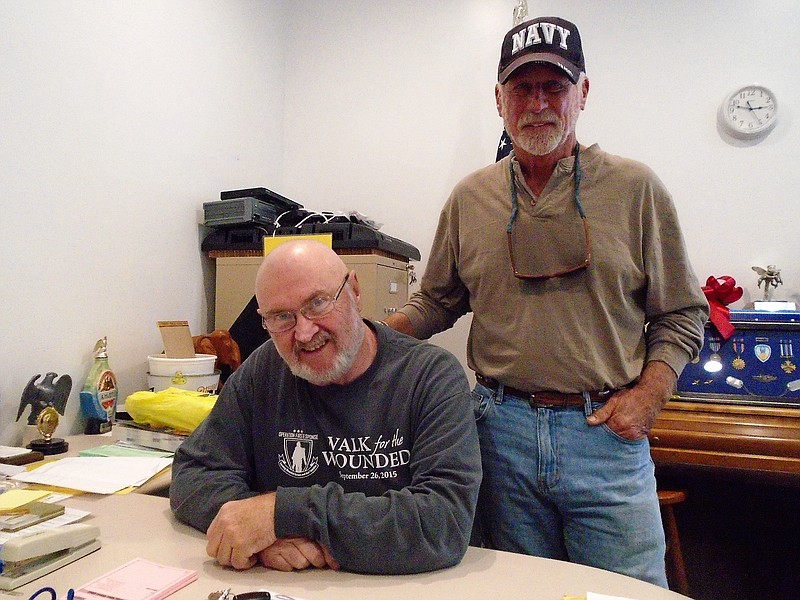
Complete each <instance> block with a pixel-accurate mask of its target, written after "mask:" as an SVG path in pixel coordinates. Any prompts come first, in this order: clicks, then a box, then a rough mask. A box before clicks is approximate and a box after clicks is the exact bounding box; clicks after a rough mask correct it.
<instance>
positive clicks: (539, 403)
mask: <svg viewBox="0 0 800 600" xmlns="http://www.w3.org/2000/svg"><path fill="white" fill-rule="evenodd" d="M528 404H530V405H531V408H555V407H562V408H563V407H564V406H565V404H564V401H563V400H562V401H561V402H556V401H555V400H537V399H536V394H530V395H529V396H528Z"/></svg>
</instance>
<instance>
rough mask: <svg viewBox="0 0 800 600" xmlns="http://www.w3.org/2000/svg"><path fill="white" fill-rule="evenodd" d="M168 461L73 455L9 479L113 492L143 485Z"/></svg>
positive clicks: (165, 465) (148, 458) (87, 490)
mask: <svg viewBox="0 0 800 600" xmlns="http://www.w3.org/2000/svg"><path fill="white" fill-rule="evenodd" d="M171 464H172V459H171V458H151V457H130V456H124V457H123V456H106V457H95V456H76V457H69V458H62V459H60V460H56V461H53V462H50V463H46V464H44V465H42V466H41V467H39V468H37V469H34V470H32V471H27V472H25V473H18V474H17V475H14V476H13V477H11V479H14V480H15V481H25V482H28V483H39V484H42V485H54V486H57V487H63V488H71V489H74V490H82V491H84V492H92V493H95V494H113V493H114V492H118V491H119V490H123V489H125V488H127V487H131V486H138V485H141V484H143V483H144V482H145V481H147V480H148V479H150V478H151V477H153V476H154V475H156V474H158V473H159V472H161V471H162V470H163V469H166V468H167V467H169V466H170V465H171Z"/></svg>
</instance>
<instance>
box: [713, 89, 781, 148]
mask: <svg viewBox="0 0 800 600" xmlns="http://www.w3.org/2000/svg"><path fill="white" fill-rule="evenodd" d="M777 117H778V100H777V99H776V98H775V94H773V93H772V91H770V90H769V89H768V88H766V87H764V86H763V85H756V84H752V85H746V86H743V87H740V88H738V89H736V90H734V91H733V92H731V93H730V94H728V95H727V96H726V97H725V99H724V100H723V101H722V104H721V105H720V107H719V120H720V123H721V124H722V126H723V128H724V129H725V131H726V132H728V133H729V134H730V135H733V136H736V137H738V138H744V139H758V138H762V137H764V136H766V135H767V134H768V133H769V132H770V131H771V130H772V128H773V127H775V123H776V122H777Z"/></svg>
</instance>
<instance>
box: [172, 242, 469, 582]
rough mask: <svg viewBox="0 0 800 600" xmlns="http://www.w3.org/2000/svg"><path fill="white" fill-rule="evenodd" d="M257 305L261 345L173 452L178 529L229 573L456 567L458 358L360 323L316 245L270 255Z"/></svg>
mask: <svg viewBox="0 0 800 600" xmlns="http://www.w3.org/2000/svg"><path fill="white" fill-rule="evenodd" d="M256 298H257V300H258V306H259V309H258V312H259V314H260V315H261V316H262V318H263V323H264V327H265V328H266V329H267V330H269V332H270V334H271V336H272V339H271V340H269V341H267V342H266V343H264V344H263V345H262V346H261V347H259V348H258V349H257V350H256V351H255V352H253V354H251V355H250V356H249V357H248V359H247V360H246V361H245V362H244V363H243V364H242V366H241V367H240V368H239V369H238V370H237V371H236V372H235V373H234V374H233V375H231V377H230V378H229V379H228V381H227V382H226V383H225V388H224V389H223V391H222V393H221V394H220V397H219V399H218V400H217V403H216V405H215V406H214V409H213V410H212V411H211V414H210V415H209V416H208V417H207V418H206V419H205V420H204V421H203V423H202V424H201V425H200V426H199V427H198V428H197V429H196V430H195V431H194V432H193V434H192V435H191V436H190V437H189V438H188V439H187V440H186V441H185V442H184V443H183V444H181V446H180V448H178V451H177V452H176V453H175V460H174V463H173V478H172V485H171V486H170V502H171V506H172V508H173V510H174V511H175V514H176V515H177V517H178V518H179V519H180V520H181V521H184V522H186V523H188V524H190V525H192V526H194V527H196V528H197V529H200V530H201V531H205V532H206V533H207V536H208V545H207V548H206V550H207V552H208V554H209V555H210V556H212V557H214V558H216V560H217V561H218V562H219V563H220V564H222V565H230V566H233V567H234V568H236V569H247V568H250V567H252V566H254V565H256V564H257V563H260V564H262V565H264V566H266V567H270V568H274V569H279V570H283V571H290V570H292V569H304V568H307V567H312V566H314V567H324V566H326V565H327V566H328V567H331V568H334V569H338V568H342V569H344V570H348V571H357V572H362V573H383V574H397V573H417V572H421V571H432V570H434V569H441V568H443V567H449V566H452V565H454V564H456V563H458V562H459V561H460V560H461V558H462V557H463V556H464V553H465V552H466V550H467V545H468V542H469V537H470V530H471V528H472V523H473V517H474V512H475V503H476V500H477V497H478V488H479V486H480V480H481V465H480V450H479V447H478V435H477V432H476V430H475V419H474V418H473V409H472V404H471V402H470V390H469V384H468V382H467V378H466V375H465V374H464V369H463V368H462V367H461V365H459V363H458V360H456V358H455V357H454V356H453V355H452V354H450V353H449V352H447V351H445V350H443V349H441V348H438V347H436V346H434V345H431V344H428V343H424V342H420V341H418V340H414V339H412V338H409V337H408V336H404V335H400V334H398V333H397V332H395V331H392V330H391V329H389V328H387V327H383V326H380V325H374V324H372V323H370V322H368V321H365V320H363V319H362V318H361V315H360V310H361V294H360V287H359V283H358V278H357V277H356V274H355V272H353V271H348V270H347V267H346V266H345V264H344V263H343V262H342V260H341V259H340V258H339V257H338V256H337V255H336V254H335V253H334V252H333V250H331V249H330V248H328V247H326V246H324V245H322V244H320V243H318V242H313V241H308V240H302V241H299V240H298V241H291V242H287V243H285V244H283V245H281V246H279V247H278V248H276V249H275V250H273V251H272V252H271V253H270V254H269V255H268V256H267V257H266V258H265V259H264V262H263V263H262V265H261V267H260V268H259V271H258V275H257V276H256Z"/></svg>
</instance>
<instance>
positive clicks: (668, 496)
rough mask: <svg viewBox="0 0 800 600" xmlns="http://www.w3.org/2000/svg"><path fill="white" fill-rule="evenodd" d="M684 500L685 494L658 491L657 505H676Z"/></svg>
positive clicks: (673, 491) (672, 491) (674, 491)
mask: <svg viewBox="0 0 800 600" xmlns="http://www.w3.org/2000/svg"><path fill="white" fill-rule="evenodd" d="M684 500H686V492H681V491H677V490H658V503H659V504H660V505H661V506H664V505H665V504H678V503H680V502H683V501H684Z"/></svg>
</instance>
